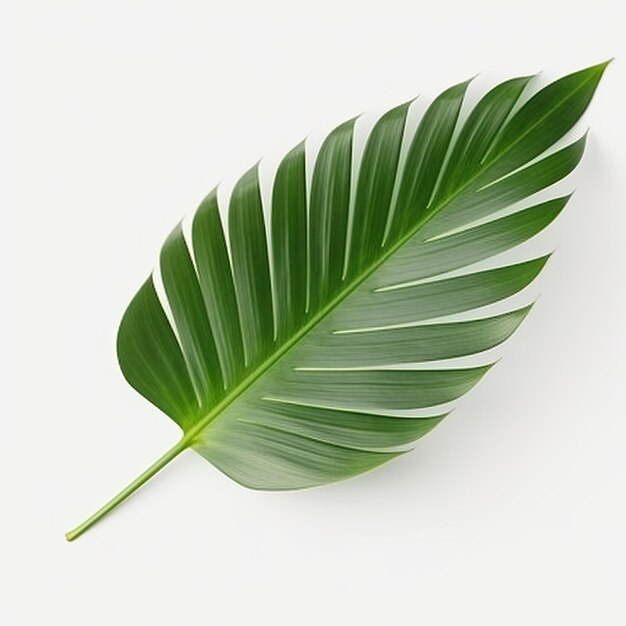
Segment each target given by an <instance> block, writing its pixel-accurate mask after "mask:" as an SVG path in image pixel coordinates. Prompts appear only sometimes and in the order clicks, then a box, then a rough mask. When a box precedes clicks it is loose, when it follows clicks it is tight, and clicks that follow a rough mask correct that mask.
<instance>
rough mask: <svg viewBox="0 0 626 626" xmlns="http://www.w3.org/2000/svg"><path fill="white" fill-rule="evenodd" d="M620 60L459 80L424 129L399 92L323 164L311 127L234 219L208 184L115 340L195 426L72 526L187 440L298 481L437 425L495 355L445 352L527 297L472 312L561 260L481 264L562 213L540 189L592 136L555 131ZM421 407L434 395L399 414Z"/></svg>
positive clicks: (331, 143) (245, 472) (128, 372)
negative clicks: (536, 78)
mask: <svg viewBox="0 0 626 626" xmlns="http://www.w3.org/2000/svg"><path fill="white" fill-rule="evenodd" d="M606 65H607V63H603V64H600V65H596V66H593V67H590V68H587V69H585V70H582V71H580V72H576V73H574V74H571V75H569V76H566V77H564V78H561V79H560V80H557V81H556V82H553V83H552V84H550V85H548V86H547V87H544V88H543V89H540V90H538V91H536V93H534V95H532V96H530V97H525V96H524V93H525V91H526V90H528V89H529V84H530V83H531V77H521V78H514V79H512V80H509V81H506V82H504V83H502V84H500V85H497V86H496V87H494V88H493V89H492V90H491V91H489V92H488V93H487V94H486V95H484V96H483V97H482V99H480V100H479V102H478V104H476V105H475V106H474V107H473V108H472V109H471V111H469V113H467V114H465V113H463V103H464V99H465V94H466V90H467V88H468V84H469V83H468V82H464V83H460V84H458V85H455V86H453V87H451V88H450V89H447V90H446V91H444V92H443V93H442V94H441V95H440V96H438V97H437V98H435V100H434V101H433V102H432V104H431V105H430V106H429V107H428V109H427V110H426V112H425V113H424V115H423V116H422V118H421V120H420V121H419V123H418V125H417V128H415V129H412V127H411V125H410V124H409V123H408V122H407V118H408V113H409V109H410V106H411V103H410V102H407V103H404V104H402V105H400V106H397V107H395V108H394V109H392V110H390V111H389V112H387V113H385V114H384V115H382V116H381V117H380V119H379V120H378V121H377V123H376V124H375V125H374V127H373V128H372V129H371V131H370V132H369V134H368V136H367V139H366V142H365V146H364V149H363V151H362V155H361V156H360V157H359V158H358V159H357V162H356V163H355V150H354V144H355V127H356V123H357V120H356V119H351V120H349V121H347V122H344V123H343V124H341V125H340V126H338V127H337V128H335V129H334V130H333V131H332V132H330V133H329V134H328V136H327V137H326V139H325V141H324V142H323V143H322V146H321V148H320V149H319V152H318V154H317V155H316V157H315V159H314V162H313V163H311V167H310V168H307V161H308V158H309V156H308V155H307V153H306V149H305V143H304V142H303V143H301V144H299V145H298V146H296V147H295V148H294V149H293V150H291V151H290V152H289V153H288V154H287V155H286V156H285V157H284V159H283V160H282V162H281V163H280V164H279V166H278V168H277V170H276V173H275V176H274V180H273V183H272V186H271V207H268V211H267V213H268V214H269V219H267V220H266V219H265V214H264V206H263V201H262V194H261V183H260V180H259V171H258V167H257V166H254V167H252V168H251V169H250V170H248V171H247V172H246V173H245V174H244V175H243V176H242V177H241V178H240V179H239V181H238V182H237V183H236V184H235V186H234V189H233V191H232V194H231V196H230V201H229V206H228V211H227V216H228V219H227V235H226V234H225V232H224V227H225V225H224V224H223V223H222V220H221V217H220V211H219V206H218V199H217V198H218V196H217V190H213V191H212V192H211V193H210V194H209V195H208V196H207V197H206V198H205V200H204V201H203V202H202V203H201V205H200V207H199V208H198V210H197V212H196V213H195V215H194V217H193V221H192V224H191V235H190V237H189V241H187V239H186V237H185V234H184V233H183V228H182V226H181V225H180V224H179V225H178V226H177V227H176V228H175V229H174V230H173V231H172V233H171V235H170V236H169V237H168V239H167V241H166V242H165V244H164V246H163V248H162V250H161V256H160V262H159V269H160V276H161V279H162V285H163V293H162V294H161V295H159V294H158V293H157V289H156V288H155V281H154V278H153V276H151V277H150V278H148V280H147V281H146V282H145V283H144V284H143V286H142V287H141V289H140V290H139V291H138V293H137V295H136V296H135V297H134V298H133V300H132V301H131V303H130V305H129V306H128V309H127V310H126V313H125V314H124V317H123V319H122V322H121V325H120V329H119V335H118V343H117V347H118V357H119V363H120V366H121V369H122V372H123V374H124V376H125V377H126V379H127V381H128V382H129V383H130V384H131V385H132V386H133V387H134V388H135V389H136V390H137V391H138V392H139V393H140V394H142V395H143V396H144V397H145V398H147V399H148V400H149V401H150V402H152V403H153V404H154V405H155V406H157V407H158V408H160V409H161V410H162V411H163V412H164V413H166V414H167V415H168V416H169V417H170V418H171V419H172V420H174V421H175V422H176V423H177V424H178V425H179V426H180V427H181V429H182V431H183V436H182V438H181V440H180V441H179V442H178V443H177V444H176V445H175V446H174V447H173V448H172V449H171V450H170V451H168V452H167V453H166V454H165V455H164V456H163V457H161V459H159V460H157V461H156V462H155V463H154V464H153V465H152V466H151V467H150V468H148V470H146V472H144V473H143V474H142V475H141V476H140V477H139V478H138V479H136V480H135V481H134V482H133V483H131V484H130V485H129V486H128V487H127V488H126V489H125V490H124V491H122V492H121V493H120V494H119V495H118V496H116V497H115V498H113V500H111V501H110V502H109V503H108V504H107V505H105V506H104V507H103V508H102V509H100V511H98V512H97V513H96V514H95V515H94V516H92V517H91V518H89V519H88V520H87V521H86V522H84V523H83V524H81V525H80V526H79V527H77V528H76V529H75V530H74V531H72V532H70V533H68V535H67V537H68V539H70V540H71V539H73V538H75V537H77V536H79V535H80V534H82V533H83V532H84V531H85V530H86V529H87V528H89V527H90V526H91V525H92V524H94V523H95V522H96V521H98V520H99V519H100V518H101V517H103V516H104V515H105V514H106V513H108V511H110V510H111V509H113V508H115V507H116V506H117V505H118V504H119V503H120V502H122V501H123V500H125V499H126V498H127V497H128V496H129V495H131V494H132V493H133V492H134V491H135V490H136V489H138V488H139V487H140V486H141V485H143V484H144V483H145V482H146V481H147V480H149V478H151V477H152V476H153V475H154V474H155V473H156V472H158V471H159V470H160V469H162V468H163V467H164V466H165V465H166V464H167V463H169V462H170V461H171V460H172V459H173V458H175V457H176V456H177V455H178V454H180V453H181V452H182V451H184V450H186V449H187V448H193V449H194V450H195V451H196V452H198V453H199V454H201V455H202V456H203V457H205V458H206V459H207V460H208V461H210V462H211V463H213V464H214V465H215V466H216V467H218V468H219V469H220V470H222V472H224V473H225V474H227V475H228V476H230V477H231V478H233V479H234V480H236V481H238V482H239V483H241V484H242V485H245V486H248V487H252V488H255V489H297V488H302V487H311V486H314V485H321V484H324V483H329V482H332V481H337V480H341V479H344V478H348V477H350V476H354V475H356V474H359V473H361V472H364V471H367V470H370V469H372V468H374V467H377V466H378V465H380V464H382V463H385V462H386V461H388V460H390V459H392V458H394V457H396V456H398V455H399V454H404V453H405V452H406V451H407V450H408V447H407V446H408V445H409V444H411V443H412V442H413V441H415V440H416V439H418V438H419V437H421V436H423V435H425V434H426V433H428V432H429V431H430V430H431V429H432V428H434V427H435V426H436V425H437V424H438V423H439V422H440V421H441V420H442V419H443V417H444V416H445V414H446V412H447V409H446V406H445V405H447V404H449V403H450V402H452V401H454V400H456V399H457V398H459V397H460V396H462V395H463V394H465V393H466V392H467V391H469V390H470V389H471V388H472V387H473V386H474V385H475V384H476V383H477V382H478V381H479V380H480V379H481V378H482V376H483V375H484V374H485V373H486V372H487V371H488V370H489V368H490V367H491V365H492V364H491V363H489V362H487V363H484V364H481V365H473V366H464V367H462V366H459V365H458V364H455V363H454V362H452V363H451V362H448V360H450V359H455V358H457V357H463V356H468V355H476V354H481V353H483V352H485V351H487V350H489V349H491V348H493V347H494V346H496V345H498V344H500V343H501V342H503V341H504V340H506V339H507V338H508V337H509V336H510V335H511V334H512V333H513V332H514V331H515V330H516V328H517V327H518V326H519V324H520V323H521V322H522V320H523V319H524V317H525V316H526V315H527V313H528V311H529V309H530V306H525V307H523V308H519V309H515V310H510V311H506V312H502V313H499V314H497V315H488V316H484V315H483V316H481V315H480V314H479V312H477V311H476V310H477V309H480V307H483V306H486V305H489V304H492V303H495V302H499V301H502V300H505V299H506V298H508V297H510V296H512V295H514V294H516V293H517V292H519V291H520V290H522V289H524V288H525V287H526V286H527V285H528V284H529V283H530V282H531V281H532V280H533V279H534V278H535V277H536V276H537V274H538V273H539V272H540V271H541V269H542V268H543V266H544V265H545V263H546V261H547V257H541V258H535V259H530V260H527V261H525V262H521V263H516V264H513V265H508V266H498V265H497V264H496V266H495V267H491V268H489V269H481V270H476V269H474V267H473V264H475V263H477V262H479V261H483V260H485V259H489V258H491V257H494V256H495V255H497V254H499V253H501V252H504V251H506V250H509V249H510V248H513V247H515V246H517V245H519V244H522V243H523V242H525V241H527V240H528V239H530V238H531V237H533V236H534V235H535V234H537V233H539V232H540V231H541V230H542V229H544V228H545V227H546V226H548V225H549V224H550V223H551V222H552V221H553V220H554V219H555V218H556V216H557V215H558V214H559V213H560V211H561V210H562V209H563V207H564V206H565V204H566V203H567V200H568V196H565V197H555V198H553V199H551V200H547V201H543V202H537V201H534V202H533V195H534V194H536V193H537V192H539V191H541V190H543V189H545V188H547V187H549V186H551V185H552V184H554V183H556V182H557V181H559V180H561V179H562V178H564V177H565V176H567V175H568V174H569V173H570V172H571V171H572V170H573V169H574V168H575V166H576V165H577V163H578V162H579V160H580V158H581V156H582V153H583V150H584V144H585V137H584V136H583V137H582V138H580V139H578V140H575V141H572V142H570V143H569V144H568V145H566V146H565V147H561V146H560V145H559V146H557V145H556V144H557V142H560V141H561V140H562V139H563V138H564V137H565V136H566V134H567V133H568V131H570V130H571V129H572V128H573V126H574V125H575V124H576V122H577V121H578V119H579V118H580V116H581V115H582V113H583V112H584V111H585V109H586V108H587V105H588V104H589V102H590V100H591V98H592V96H593V93H594V91H595V89H596V87H597V84H598V82H599V80H600V78H601V76H602V73H603V72H604V69H605V67H606ZM307 169H309V170H310V171H312V179H311V181H310V188H309V187H308V184H307V182H308V181H307ZM522 201H526V202H525V203H524V206H523V207H522V208H520V205H518V204H517V203H521V202H522ZM451 272H453V273H452V274H451ZM453 314H454V315H455V317H453V318H448V317H446V316H451V315H453ZM483 360H484V359H483ZM432 362H436V363H435V364H430V365H429V363H432ZM413 409H422V411H421V412H418V413H417V414H416V413H415V412H413V414H412V415H411V416H408V415H407V414H401V413H399V411H405V410H413Z"/></svg>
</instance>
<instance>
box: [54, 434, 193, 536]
mask: <svg viewBox="0 0 626 626" xmlns="http://www.w3.org/2000/svg"><path fill="white" fill-rule="evenodd" d="M189 444H190V441H189V438H188V437H183V438H182V439H181V440H180V441H179V442H178V443H177V444H176V445H175V446H173V447H172V448H170V449H169V450H168V451H167V452H166V453H165V454H164V455H163V456H162V457H160V458H158V459H157V460H156V461H155V462H154V463H153V464H152V465H151V466H150V467H149V468H148V469H147V470H146V471H145V472H143V473H142V474H140V475H139V476H137V478H135V480H133V482H132V483H130V484H129V485H128V486H127V487H126V488H125V489H122V491H120V492H119V493H118V494H117V495H116V496H115V497H114V498H112V499H111V500H109V501H108V502H107V503H106V504H105V505H104V506H103V507H102V508H101V509H98V510H97V511H96V512H95V513H94V514H93V515H92V516H91V517H89V518H88V519H86V520H85V521H84V522H83V523H82V524H80V526H77V527H76V528H74V529H73V530H70V532H68V533H66V534H65V538H66V539H67V540H68V541H73V540H74V539H76V538H77V537H80V536H81V535H82V534H83V533H84V532H85V531H86V530H87V529H89V528H91V527H92V526H93V525H94V524H95V523H96V522H98V521H100V520H101V519H102V518H103V517H104V516H105V515H107V514H108V513H110V512H111V511H112V510H113V509H114V508H116V507H117V506H119V505H120V504H121V503H122V502H124V500H126V498H128V497H129V496H131V495H132V494H133V493H135V491H137V490H138V489H139V488H140V487H142V486H143V485H144V484H145V483H147V482H148V481H149V480H150V479H151V478H152V477H153V476H154V475H155V474H156V473H158V472H160V471H161V470H162V469H163V468H164V467H165V466H166V465H167V464H168V463H169V462H170V461H173V460H174V459H175V458H176V457H177V456H178V455H179V454H180V453H181V452H183V451H184V450H186V449H187V448H188V447H189Z"/></svg>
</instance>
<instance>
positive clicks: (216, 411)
mask: <svg viewBox="0 0 626 626" xmlns="http://www.w3.org/2000/svg"><path fill="white" fill-rule="evenodd" d="M587 82H588V81H584V82H583V83H581V84H580V85H579V86H578V87H577V88H576V89H574V90H573V91H572V92H570V93H569V94H568V96H567V98H564V99H563V100H561V101H559V102H558V103H557V104H555V105H554V106H553V107H551V108H549V109H547V110H546V112H545V113H544V114H543V115H542V116H541V117H539V118H538V119H537V121H536V122H535V123H534V124H531V125H530V126H529V127H528V129H526V130H525V131H524V132H523V133H522V134H520V135H519V137H517V139H516V140H515V141H513V142H511V143H510V144H509V145H508V146H507V147H506V149H504V150H502V151H500V152H499V153H498V154H497V155H496V156H495V157H493V158H492V159H491V160H489V161H487V162H486V163H484V164H483V165H482V166H481V167H479V168H478V170H477V171H476V173H475V174H474V175H473V176H472V177H471V178H470V179H469V180H467V181H466V182H465V183H464V184H463V185H461V186H460V187H459V188H458V189H457V190H456V191H455V192H454V193H452V194H450V195H449V196H448V197H447V198H445V199H444V200H442V201H441V202H440V203H439V204H437V205H436V206H435V207H434V208H433V209H432V210H431V211H430V212H429V213H428V214H427V215H425V216H424V218H423V219H421V220H420V221H418V222H417V224H416V225H415V226H414V227H413V228H412V229H410V230H409V231H408V232H407V234H406V235H404V236H403V237H402V238H400V239H399V240H398V241H397V242H396V243H395V244H393V245H392V246H390V247H389V249H388V250H386V251H385V252H384V253H383V254H382V255H381V256H380V257H379V258H378V259H377V260H376V261H374V262H373V263H372V264H371V265H370V266H369V267H368V268H367V270H366V271H364V272H363V273H362V274H360V275H359V276H358V277H357V278H355V279H354V280H353V281H352V282H351V283H349V284H348V285H346V287H345V288H344V289H342V290H341V291H340V292H339V293H338V294H337V295H336V296H335V297H334V298H332V299H331V300H330V301H329V302H328V303H327V304H326V305H325V306H324V307H323V308H322V309H320V310H319V311H318V312H317V313H316V314H315V315H314V316H313V317H312V318H311V319H310V320H309V321H308V322H307V323H306V324H304V325H303V326H302V327H301V328H300V329H299V330H298V331H297V332H296V333H295V334H294V335H293V336H292V337H291V338H290V339H288V340H287V341H285V342H284V343H283V344H282V345H281V346H280V348H278V350H276V351H275V352H274V353H273V354H272V355H271V356H270V357H269V358H267V359H266V360H265V361H263V362H262V363H260V364H259V366H258V367H257V368H256V369H255V370H254V371H253V372H252V373H251V374H250V375H249V376H247V377H246V378H244V379H243V380H242V381H241V382H240V383H239V384H238V385H237V386H236V387H235V388H234V389H233V390H232V391H231V392H230V393H229V394H228V395H226V396H225V397H224V398H223V399H222V400H221V401H220V402H219V403H218V404H217V405H216V406H215V407H214V408H213V409H212V410H211V411H210V412H209V413H207V414H206V415H205V416H204V417H203V418H202V419H201V420H200V421H199V422H198V423H197V424H196V425H195V426H193V427H192V428H190V429H189V430H188V431H187V432H186V433H185V434H184V435H183V437H182V439H181V443H184V444H185V447H190V446H191V445H193V443H194V440H195V438H196V437H197V436H198V435H199V434H200V433H201V432H202V431H204V429H205V428H206V427H207V426H208V425H209V424H210V423H211V422H212V421H213V420H214V419H215V418H216V417H218V416H219V415H220V414H221V413H222V412H223V411H224V410H225V409H227V408H228V407H229V406H230V405H231V404H233V402H235V401H236V400H237V399H238V398H239V397H240V396H241V395H243V393H244V392H245V391H246V390H247V389H248V388H250V387H251V386H252V385H253V384H254V383H255V382H256V381H257V380H259V378H261V376H263V375H264V374H265V372H266V371H267V370H268V369H269V368H270V367H272V366H273V365H274V364H275V363H276V362H277V361H279V360H280V359H281V358H282V357H283V356H284V355H285V354H286V353H287V352H289V350H291V349H292V348H293V347H295V345H296V344H297V343H298V342H299V341H300V340H301V339H303V338H304V337H305V336H306V335H308V333H309V332H310V331H311V330H313V328H314V327H315V326H317V324H319V323H320V322H321V321H322V320H323V319H324V318H325V317H326V316H327V315H328V314H329V313H330V312H331V311H332V310H333V309H335V308H336V307H337V306H338V305H339V303H341V302H342V301H343V300H344V299H345V298H347V297H348V296H349V295H350V294H351V293H352V292H353V291H354V290H355V289H356V288H357V287H359V285H361V284H362V283H363V282H364V281H365V280H366V279H367V278H368V277H369V276H371V275H372V274H373V273H374V272H375V271H376V270H377V269H378V268H379V267H380V266H381V265H382V264H383V263H385V262H386V261H387V260H388V259H389V258H390V257H391V256H392V255H393V254H395V253H396V252H397V251H398V250H399V249H400V248H401V247H402V246H403V245H404V244H405V243H406V242H407V241H408V240H409V239H411V238H412V237H413V236H414V235H415V234H416V233H417V232H418V231H419V230H420V228H422V227H423V226H424V224H426V223H427V222H428V221H429V220H431V219H432V218H433V217H434V216H435V215H437V213H439V212H440V211H441V210H442V209H444V208H445V207H446V206H448V205H449V204H450V203H451V202H452V201H453V200H455V199H456V198H458V197H459V196H460V195H461V194H462V193H463V192H464V191H466V190H467V188H468V187H469V186H471V185H472V184H473V183H474V182H476V180H478V179H479V178H480V176H481V175H482V174H483V173H484V172H485V171H487V170H488V169H489V168H490V167H491V166H492V165H493V164H494V163H496V162H497V161H498V160H499V159H500V158H502V157H503V156H504V155H505V154H506V153H507V152H509V151H510V150H511V149H512V148H514V147H515V146H516V145H517V144H518V143H519V142H520V141H521V140H522V139H524V137H526V136H527V135H528V134H529V133H530V132H532V131H533V130H534V128H536V127H537V126H538V125H539V124H540V123H541V122H542V121H543V120H544V119H545V118H546V117H548V116H549V115H550V114H551V113H552V112H553V111H554V110H556V109H557V108H558V107H559V106H560V105H561V104H562V103H563V102H566V101H567V100H569V99H571V98H572V97H573V96H574V95H575V94H576V93H577V92H578V91H580V89H582V87H583V86H584V85H585V84H586V83H587ZM566 132H567V131H566ZM451 148H452V145H449V146H448V151H449V150H450V149H451ZM509 173H510V172H509ZM507 175H508V174H507Z"/></svg>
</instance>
